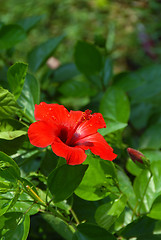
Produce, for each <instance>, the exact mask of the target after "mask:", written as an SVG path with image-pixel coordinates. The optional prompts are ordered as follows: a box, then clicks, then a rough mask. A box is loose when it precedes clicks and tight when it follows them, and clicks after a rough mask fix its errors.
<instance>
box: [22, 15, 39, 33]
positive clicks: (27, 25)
mask: <svg viewBox="0 0 161 240" xmlns="http://www.w3.org/2000/svg"><path fill="white" fill-rule="evenodd" d="M42 18H43V16H32V17H28V18H24V19H21V20H20V21H18V22H17V24H18V25H20V26H21V27H22V28H23V29H24V30H25V31H26V32H29V31H30V30H31V29H32V28H33V27H34V26H35V25H36V24H37V23H38V22H40V20H41V19H42Z"/></svg>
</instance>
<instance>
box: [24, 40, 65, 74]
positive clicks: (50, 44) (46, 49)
mask: <svg viewBox="0 0 161 240" xmlns="http://www.w3.org/2000/svg"><path fill="white" fill-rule="evenodd" d="M63 38H64V36H59V37H56V38H52V39H50V40H48V41H47V42H45V43H42V44H40V45H39V46H37V47H35V48H34V49H33V50H32V51H31V52H29V54H28V62H29V68H30V69H31V71H33V72H36V71H37V70H38V69H39V68H40V67H41V66H42V65H43V64H44V62H45V61H46V60H47V59H48V58H49V57H50V56H51V55H52V54H53V52H54V51H55V49H56V48H57V46H58V45H59V44H60V42H61V41H62V40H63Z"/></svg>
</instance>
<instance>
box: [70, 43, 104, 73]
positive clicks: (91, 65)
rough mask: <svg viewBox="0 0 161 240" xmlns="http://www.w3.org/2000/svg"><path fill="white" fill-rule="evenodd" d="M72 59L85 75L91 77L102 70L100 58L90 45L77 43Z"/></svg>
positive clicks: (98, 53)
mask: <svg viewBox="0 0 161 240" xmlns="http://www.w3.org/2000/svg"><path fill="white" fill-rule="evenodd" d="M74 58H75V63H76V66H77V67H78V69H79V70H80V72H82V73H84V74H85V75H93V74H95V73H97V72H99V71H100V70H101V68H102V56H101V54H100V52H99V51H98V50H97V48H96V47H95V46H94V45H92V44H90V43H87V42H83V41H78V42H77V44H76V46H75V52H74Z"/></svg>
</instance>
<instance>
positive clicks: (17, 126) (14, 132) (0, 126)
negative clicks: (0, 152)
mask: <svg viewBox="0 0 161 240" xmlns="http://www.w3.org/2000/svg"><path fill="white" fill-rule="evenodd" d="M23 129H24V125H23V124H21V123H20V122H18V121H17V120H14V119H2V120H1V122H0V139H6V140H13V139H15V138H17V137H20V136H22V135H26V134H27V131H24V130H23Z"/></svg>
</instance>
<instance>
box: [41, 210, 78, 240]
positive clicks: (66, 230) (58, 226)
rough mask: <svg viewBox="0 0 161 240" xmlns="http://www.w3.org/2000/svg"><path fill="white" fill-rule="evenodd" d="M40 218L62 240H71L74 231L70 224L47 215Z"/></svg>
mask: <svg viewBox="0 0 161 240" xmlns="http://www.w3.org/2000/svg"><path fill="white" fill-rule="evenodd" d="M41 216H42V217H43V219H45V220H46V221H47V222H48V223H49V225H50V226H51V227H52V228H53V229H54V230H55V231H56V232H58V233H59V234H60V236H62V237H63V239H66V240H72V237H73V232H74V230H73V228H72V227H71V226H70V224H67V223H66V222H64V221H63V220H62V219H60V218H58V217H55V216H54V215H51V214H48V213H46V214H42V215H41Z"/></svg>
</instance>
